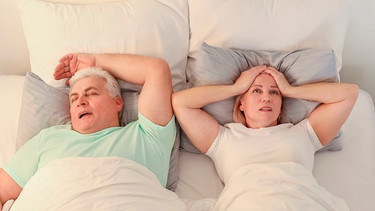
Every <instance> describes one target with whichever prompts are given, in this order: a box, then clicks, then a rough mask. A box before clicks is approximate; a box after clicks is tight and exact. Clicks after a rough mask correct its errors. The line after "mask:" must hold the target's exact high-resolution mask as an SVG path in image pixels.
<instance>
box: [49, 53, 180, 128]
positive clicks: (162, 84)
mask: <svg viewBox="0 0 375 211" xmlns="http://www.w3.org/2000/svg"><path fill="white" fill-rule="evenodd" d="M94 66H98V67H101V68H103V69H104V70H106V71H108V72H109V73H110V74H112V75H113V76H114V77H116V78H119V79H122V80H125V81H128V82H130V83H134V84H139V85H142V86H143V87H142V91H141V93H140V95H139V98H138V110H139V111H140V112H141V113H142V114H143V115H144V116H145V117H147V118H148V119H149V120H151V121H152V122H154V123H155V124H158V125H162V126H165V125H166V124H167V123H168V122H169V120H170V119H171V118H172V116H173V110H172V104H171V95H172V92H173V89H172V79H171V78H172V77H171V73H170V69H169V66H168V64H167V63H166V62H165V61H164V60H162V59H159V58H154V57H147V56H139V55H129V54H67V55H65V56H64V57H62V58H61V59H60V60H59V64H58V65H57V66H56V68H55V74H54V76H55V79H57V80H58V79H62V78H68V79H69V78H70V77H72V76H73V75H74V73H75V72H77V71H78V70H81V69H84V68H87V67H94ZM124 100H126V99H124Z"/></svg>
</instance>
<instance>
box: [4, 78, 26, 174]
mask: <svg viewBox="0 0 375 211" xmlns="http://www.w3.org/2000/svg"><path fill="white" fill-rule="evenodd" d="M23 82H24V77H23V76H16V75H0V99H1V103H0V116H1V118H0V167H1V166H3V164H4V163H5V162H6V161H8V160H9V158H10V157H11V156H12V155H13V154H14V152H15V151H16V135H17V128H18V117H19V112H20V109H21V99H22V87H23Z"/></svg>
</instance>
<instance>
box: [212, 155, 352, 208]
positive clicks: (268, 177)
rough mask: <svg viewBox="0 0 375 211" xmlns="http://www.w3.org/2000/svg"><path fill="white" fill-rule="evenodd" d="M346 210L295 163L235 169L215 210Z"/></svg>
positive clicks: (340, 202) (342, 204)
mask: <svg viewBox="0 0 375 211" xmlns="http://www.w3.org/2000/svg"><path fill="white" fill-rule="evenodd" d="M244 207H247V210H285V211H292V210H295V211H298V210H304V211H307V210H311V211H317V210H332V211H333V210H337V211H345V210H349V208H348V206H347V204H346V203H345V201H344V200H342V199H339V198H337V197H335V196H333V195H332V194H331V193H329V192H328V191H326V190H325V189H324V188H323V187H322V186H320V185H319V184H318V183H317V182H316V180H315V179H314V177H313V176H312V173H311V172H309V171H308V170H307V169H306V168H305V167H303V166H302V165H301V164H298V163H295V162H283V163H268V164H251V165H247V166H244V167H242V168H240V169H238V170H237V171H236V172H235V173H234V174H233V175H232V176H231V178H230V179H229V181H228V183H227V184H226V186H225V188H224V190H223V192H222V193H221V194H220V196H219V198H218V200H217V204H216V207H215V209H214V210H215V211H231V210H233V211H234V210H240V209H241V208H244Z"/></svg>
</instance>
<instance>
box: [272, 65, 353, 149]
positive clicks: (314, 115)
mask: <svg viewBox="0 0 375 211" xmlns="http://www.w3.org/2000/svg"><path fill="white" fill-rule="evenodd" d="M267 71H268V72H269V73H270V74H271V75H273V76H274V78H275V80H276V82H277V84H278V86H279V89H280V91H281V93H282V95H283V96H285V97H290V98H298V99H304V100H311V101H316V102H320V103H322V104H321V105H320V106H318V107H317V108H316V109H315V110H314V111H313V112H311V114H310V116H309V117H308V119H309V122H310V124H311V126H312V128H313V129H314V131H315V133H316V135H317V136H318V138H319V140H320V142H321V143H322V145H323V146H326V145H327V144H329V143H330V142H331V141H332V140H333V138H334V137H335V136H336V135H337V133H338V132H339V130H340V128H341V127H342V125H343V124H344V123H345V121H346V119H347V118H348V116H349V114H350V112H351V110H352V108H353V106H354V103H355V102H356V100H357V97H358V86H357V85H355V84H344V83H325V82H322V83H313V84H306V85H302V86H296V87H293V86H291V85H289V83H287V82H285V81H286V79H285V77H283V76H281V75H280V74H282V73H279V72H278V71H277V72H275V71H276V70H275V71H273V70H267Z"/></svg>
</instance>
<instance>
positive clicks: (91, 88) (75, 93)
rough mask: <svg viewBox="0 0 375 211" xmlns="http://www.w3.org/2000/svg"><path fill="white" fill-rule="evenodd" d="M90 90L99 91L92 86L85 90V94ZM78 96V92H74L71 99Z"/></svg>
mask: <svg viewBox="0 0 375 211" xmlns="http://www.w3.org/2000/svg"><path fill="white" fill-rule="evenodd" d="M90 90H96V91H97V90H98V89H97V88H96V87H94V86H90V87H87V88H86V89H85V90H83V92H88V91H90ZM76 95H78V93H77V92H72V93H70V95H69V97H72V96H76Z"/></svg>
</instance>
